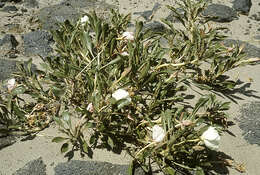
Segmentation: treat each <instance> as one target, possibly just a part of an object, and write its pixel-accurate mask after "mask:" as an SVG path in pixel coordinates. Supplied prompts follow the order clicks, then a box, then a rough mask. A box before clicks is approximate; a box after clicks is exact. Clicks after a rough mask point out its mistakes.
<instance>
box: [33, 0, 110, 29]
mask: <svg viewBox="0 0 260 175" xmlns="http://www.w3.org/2000/svg"><path fill="white" fill-rule="evenodd" d="M113 7H114V6H112V5H109V4H107V3H105V2H96V1H93V0H71V1H70V0H65V1H64V2H62V3H60V4H57V5H53V6H49V7H46V8H43V9H41V10H40V11H39V13H38V18H39V20H40V22H41V24H42V28H43V29H45V30H55V29H57V28H58V24H59V23H63V22H64V21H65V20H71V21H75V20H76V19H78V18H79V16H80V15H81V14H83V13H86V12H90V11H92V10H93V9H95V11H96V13H97V14H98V15H100V16H103V17H107V15H108V12H109V9H110V8H113Z"/></svg>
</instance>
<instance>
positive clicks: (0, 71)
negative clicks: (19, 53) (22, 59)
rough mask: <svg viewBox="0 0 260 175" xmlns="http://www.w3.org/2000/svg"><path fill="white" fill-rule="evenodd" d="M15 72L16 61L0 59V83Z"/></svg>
mask: <svg viewBox="0 0 260 175" xmlns="http://www.w3.org/2000/svg"><path fill="white" fill-rule="evenodd" d="M15 70H16V61H12V60H5V59H0V81H1V80H5V79H7V78H9V77H10V74H11V73H13V72H14V71H15Z"/></svg>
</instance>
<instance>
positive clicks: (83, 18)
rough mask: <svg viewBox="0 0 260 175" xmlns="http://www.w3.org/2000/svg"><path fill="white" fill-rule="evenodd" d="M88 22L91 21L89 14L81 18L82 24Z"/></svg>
mask: <svg viewBox="0 0 260 175" xmlns="http://www.w3.org/2000/svg"><path fill="white" fill-rule="evenodd" d="M86 22H89V17H88V16H83V17H82V18H81V19H80V23H81V24H85V23H86Z"/></svg>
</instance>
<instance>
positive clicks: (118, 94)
mask: <svg viewBox="0 0 260 175" xmlns="http://www.w3.org/2000/svg"><path fill="white" fill-rule="evenodd" d="M112 97H113V98H115V99H116V101H119V100H121V99H127V100H128V101H129V102H131V98H130V97H129V93H128V92H127V91H126V90H124V89H118V90H116V91H115V92H114V93H113V94H112Z"/></svg>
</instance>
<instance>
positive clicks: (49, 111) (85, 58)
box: [0, 0, 259, 175]
mask: <svg viewBox="0 0 260 175" xmlns="http://www.w3.org/2000/svg"><path fill="white" fill-rule="evenodd" d="M205 6H206V3H205V2H204V1H191V0H184V1H183V2H182V3H179V4H178V7H173V6H168V8H169V9H170V10H171V11H172V13H173V16H174V17H175V18H176V19H178V20H179V22H180V23H181V24H182V27H179V28H176V27H175V26H174V24H173V23H171V22H170V21H168V20H166V19H162V23H163V24H164V26H165V29H164V31H162V32H154V31H152V30H150V29H144V27H143V22H140V21H136V24H135V31H134V32H130V31H128V26H129V23H130V20H131V15H130V14H128V15H122V14H119V13H118V12H117V11H115V10H111V17H110V19H109V21H105V20H103V19H102V18H100V17H98V16H97V15H96V14H95V12H93V13H89V14H85V16H82V18H80V19H79V20H78V21H76V22H71V21H65V22H64V23H63V24H61V26H60V28H59V29H58V30H56V31H52V35H53V38H54V40H55V43H56V45H55V47H56V52H57V55H56V56H52V57H47V58H43V63H42V68H41V69H32V66H31V65H32V60H29V61H28V62H25V63H19V64H18V65H17V68H18V70H19V71H17V72H16V73H14V74H13V78H11V79H9V80H6V81H4V82H3V83H2V86H1V96H0V100H1V102H0V123H1V124H2V125H4V126H5V128H2V129H1V131H0V132H2V133H8V134H13V133H21V134H24V135H26V134H33V133H35V132H38V131H40V130H42V129H44V128H46V127H47V126H48V125H49V123H50V122H52V121H55V122H56V124H57V125H58V126H59V127H60V128H59V131H60V132H61V133H62V135H61V136H57V137H55V138H53V140H52V141H53V142H57V143H62V146H61V152H62V153H66V154H69V153H73V151H75V150H79V151H80V152H81V154H82V155H88V156H90V157H92V154H93V149H95V148H106V149H108V150H110V151H114V152H121V151H122V150H125V151H127V152H128V153H129V155H130V156H131V157H132V158H133V159H132V163H131V164H130V167H129V174H133V173H134V169H135V168H136V167H137V166H140V167H142V168H143V170H144V171H145V172H147V173H150V174H151V173H152V172H154V171H155V170H154V168H153V169H152V168H151V167H152V166H151V165H153V164H155V165H156V167H157V171H159V172H163V173H164V174H172V175H174V174H196V175H203V174H209V173H210V172H211V171H212V170H213V169H214V167H215V166H216V164H223V165H226V166H231V167H232V166H233V168H237V169H238V170H239V171H243V170H242V169H241V168H240V169H239V168H238V167H236V166H234V164H232V162H231V161H228V160H226V159H224V158H222V157H221V156H220V154H218V148H219V142H220V136H221V135H222V134H223V133H224V132H227V131H228V126H229V125H230V122H229V121H228V113H227V111H228V109H229V104H230V101H232V100H233V99H232V96H229V94H230V93H231V92H233V91H234V90H235V88H236V87H237V85H239V84H240V82H239V81H238V80H233V79H232V78H230V77H229V76H228V75H227V74H226V73H227V72H228V71H230V70H233V69H235V68H237V67H239V66H245V65H248V64H253V63H255V62H257V61H259V59H257V58H250V59H245V55H244V53H243V48H242V47H241V46H237V45H230V46H225V45H223V43H222V41H223V39H224V38H225V36H223V35H222V30H223V28H215V27H213V26H211V25H210V24H209V22H208V21H209V19H208V18H206V17H203V16H202V11H203V9H204V8H205ZM162 41H167V46H164V45H162ZM220 96H222V97H223V96H226V97H228V98H218V97H220ZM26 99H29V100H26ZM227 99H228V100H227ZM233 101H234V100H233ZM72 116H73V117H72ZM73 118H77V119H78V121H77V122H76V123H73V122H72V120H73ZM86 135H88V136H86Z"/></svg>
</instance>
